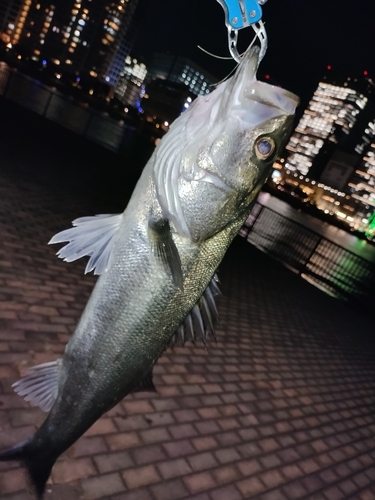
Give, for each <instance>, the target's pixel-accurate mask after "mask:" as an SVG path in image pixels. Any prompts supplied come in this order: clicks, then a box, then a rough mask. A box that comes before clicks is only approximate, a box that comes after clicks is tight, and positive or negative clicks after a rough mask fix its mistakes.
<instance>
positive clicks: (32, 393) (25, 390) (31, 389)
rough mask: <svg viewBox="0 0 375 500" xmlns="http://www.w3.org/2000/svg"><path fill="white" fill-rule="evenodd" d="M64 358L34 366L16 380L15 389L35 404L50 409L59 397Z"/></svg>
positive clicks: (45, 409) (43, 408) (26, 399)
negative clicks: (59, 383)
mask: <svg viewBox="0 0 375 500" xmlns="http://www.w3.org/2000/svg"><path fill="white" fill-rule="evenodd" d="M61 364H62V360H61V359H57V360H56V361H52V362H50V363H43V364H42V365H37V366H32V367H31V368H28V369H27V371H26V372H25V375H24V376H23V377H22V378H21V379H20V380H18V381H17V382H15V383H14V384H13V385H12V387H13V388H14V391H15V392H16V393H17V394H18V395H19V396H22V397H23V398H24V400H25V401H29V402H30V403H31V404H33V405H34V406H39V408H41V409H42V410H43V411H46V412H47V411H49V410H50V409H51V408H52V405H53V403H54V402H55V400H56V397H57V391H58V382H59V375H60V368H61Z"/></svg>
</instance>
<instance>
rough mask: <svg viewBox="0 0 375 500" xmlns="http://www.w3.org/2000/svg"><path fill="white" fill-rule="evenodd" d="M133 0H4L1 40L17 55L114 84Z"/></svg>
mask: <svg viewBox="0 0 375 500" xmlns="http://www.w3.org/2000/svg"><path fill="white" fill-rule="evenodd" d="M137 2H138V0H54V1H53V2H52V0H5V2H4V1H3V2H2V3H1V7H0V39H1V40H2V41H3V43H5V44H6V46H7V48H8V49H9V50H11V51H13V52H14V53H16V55H17V57H18V59H22V58H31V59H32V60H34V61H40V62H42V63H43V66H48V65H53V66H55V67H56V68H58V70H59V71H60V72H62V73H63V72H64V71H69V72H70V73H72V74H76V75H84V74H87V75H90V76H91V77H94V78H96V77H98V79H99V80H102V81H105V82H107V83H108V84H109V85H111V86H113V87H114V86H116V84H117V82H118V80H119V78H120V75H121V72H122V71H123V68H124V61H125V58H126V56H127V55H128V54H129V51H130V48H131V40H130V39H129V33H130V28H131V22H132V18H133V14H134V11H135V7H136V5H137Z"/></svg>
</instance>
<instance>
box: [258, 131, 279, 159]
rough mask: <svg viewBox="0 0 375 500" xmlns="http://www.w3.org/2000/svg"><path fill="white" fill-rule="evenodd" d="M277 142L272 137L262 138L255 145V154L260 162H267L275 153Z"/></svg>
mask: <svg viewBox="0 0 375 500" xmlns="http://www.w3.org/2000/svg"><path fill="white" fill-rule="evenodd" d="M275 149H276V145H275V141H274V140H273V139H271V137H260V138H259V139H258V140H257V141H256V143H255V154H256V156H257V158H259V160H267V159H268V158H270V156H272V155H273V153H274V152H275Z"/></svg>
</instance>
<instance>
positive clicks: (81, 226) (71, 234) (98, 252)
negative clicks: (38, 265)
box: [48, 214, 122, 274]
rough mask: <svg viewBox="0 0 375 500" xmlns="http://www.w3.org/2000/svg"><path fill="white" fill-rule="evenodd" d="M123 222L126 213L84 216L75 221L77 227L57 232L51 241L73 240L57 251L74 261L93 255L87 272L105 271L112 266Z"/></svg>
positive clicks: (68, 259) (100, 272) (59, 254)
mask: <svg viewBox="0 0 375 500" xmlns="http://www.w3.org/2000/svg"><path fill="white" fill-rule="evenodd" d="M121 221H122V214H116V215H109V214H103V215H96V216H94V217H80V218H79V219H76V220H74V221H73V223H72V224H73V226H74V227H72V228H70V229H66V230H65V231H61V232H60V233H57V234H56V235H55V236H54V237H53V238H52V239H51V241H49V242H48V244H49V245H52V244H55V243H62V242H65V241H69V243H68V244H67V245H65V246H64V247H62V248H60V250H59V251H58V252H57V255H58V257H60V259H64V260H65V262H73V261H74V260H77V259H80V258H81V257H84V256H90V259H89V261H88V263H87V266H86V269H85V273H89V272H90V271H94V274H102V273H103V272H104V271H105V270H106V269H107V268H108V264H109V260H110V257H111V252H112V248H113V242H114V236H115V234H116V232H117V230H118V228H119V226H120V224H121Z"/></svg>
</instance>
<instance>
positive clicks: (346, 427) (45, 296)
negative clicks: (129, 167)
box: [0, 150, 375, 500]
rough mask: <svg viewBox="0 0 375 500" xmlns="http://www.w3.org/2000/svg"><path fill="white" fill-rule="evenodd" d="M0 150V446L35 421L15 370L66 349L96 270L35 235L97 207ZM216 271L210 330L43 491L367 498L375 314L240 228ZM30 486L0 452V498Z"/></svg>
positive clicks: (371, 491)
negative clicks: (332, 292)
mask: <svg viewBox="0 0 375 500" xmlns="http://www.w3.org/2000/svg"><path fill="white" fill-rule="evenodd" d="M5 157H6V167H7V168H5V167H4V162H3V163H2V166H1V167H0V379H1V385H0V427H1V433H0V448H3V447H5V446H9V445H12V444H14V443H16V442H18V441H19V440H21V439H24V438H26V437H28V436H30V435H31V434H32V433H33V432H34V431H35V429H36V428H37V426H39V425H40V423H41V422H42V421H43V418H44V414H43V413H42V412H41V411H40V410H39V409H37V408H33V407H30V406H29V405H28V404H27V403H25V402H24V401H23V400H22V399H21V398H20V397H18V396H17V395H15V394H14V393H13V391H12V389H11V384H12V383H13V382H14V381H15V380H17V379H18V377H19V372H20V370H21V369H22V368H23V367H25V366H30V365H33V364H36V363H41V362H44V361H48V360H52V359H55V358H56V357H58V356H60V355H61V354H62V352H63V349H64V346H65V343H66V341H67V340H68V338H69V336H70V334H71V333H72V332H73V330H74V326H75V324H76V322H77V319H78V318H79V315H80V313H81V311H82V309H83V307H84V305H85V303H86V301H87V298H88V296H89V294H90V291H91V288H92V286H93V284H94V282H95V279H94V278H93V277H92V276H86V277H84V276H83V269H84V265H85V264H84V262H77V263H71V264H67V263H64V262H61V261H60V260H58V259H57V258H56V257H55V255H54V254H55V249H54V248H51V247H48V246H47V245H46V242H47V241H48V240H49V238H50V237H51V236H52V235H53V234H54V233H55V232H56V231H58V230H59V229H62V228H64V227H68V225H69V222H70V220H71V219H72V218H74V217H77V216H81V215H89V214H90V213H91V214H92V213H96V212H97V211H100V210H99V208H98V209H97V210H96V209H95V207H94V206H93V205H95V203H93V200H92V198H91V199H90V197H87V196H86V195H82V196H81V197H79V196H77V193H74V194H73V193H69V191H67V190H64V189H62V188H60V187H59V184H58V182H56V179H55V181H54V182H51V183H50V184H48V182H47V181H45V182H44V183H43V182H40V179H39V181H38V182H35V181H33V178H32V175H26V173H25V176H24V177H23V178H22V180H21V178H20V176H19V175H14V171H15V170H17V168H18V166H19V162H21V163H22V162H24V161H26V158H27V155H24V156H22V157H21V156H17V153H15V152H13V153H12V154H11V151H10V150H7V154H6V155H5ZM3 158H4V156H3ZM12 162H13V163H12ZM17 162H18V163H17ZM16 164H17V165H16ZM13 167H14V168H13ZM24 171H25V172H26V170H25V169H24ZM220 279H221V281H222V290H223V293H224V297H222V298H221V299H219V301H218V307H219V312H220V316H221V324H220V325H219V327H218V331H217V334H218V342H217V344H216V345H215V344H213V343H211V344H210V346H209V348H208V351H205V350H204V349H203V348H202V346H201V345H197V346H195V347H194V346H186V347H183V348H181V347H179V348H175V349H174V350H173V351H168V352H167V353H166V354H165V355H164V356H163V357H162V358H161V359H160V360H159V362H158V364H157V366H156V367H155V386H156V387H157V394H149V393H143V394H136V395H131V396H128V397H127V398H126V399H125V400H124V401H123V402H121V403H120V404H118V405H117V406H116V407H115V408H114V409H112V410H111V411H110V412H109V413H107V414H106V415H104V416H103V417H102V418H101V419H100V420H99V421H98V422H97V423H96V424H95V425H94V426H93V427H92V428H91V429H90V430H89V431H88V432H87V433H86V434H85V436H84V437H82V438H81V439H80V440H79V441H78V442H77V443H76V444H75V445H74V446H73V447H72V448H71V449H69V450H68V451H67V452H66V453H65V454H64V455H63V456H62V457H61V458H60V459H59V461H58V462H57V464H56V466H55V467H54V469H53V473H52V478H51V480H50V482H49V484H48V487H47V493H46V496H45V497H46V499H51V500H78V499H87V500H89V499H106V500H164V499H166V500H177V499H190V500H241V499H250V498H255V499H257V500H289V499H311V500H336V499H356V500H370V499H375V447H374V444H375V441H374V433H375V416H374V408H375V393H374V388H375V377H374V371H375V370H374V363H373V357H374V339H373V330H374V328H373V323H372V324H371V323H370V321H369V319H367V318H364V317H360V316H359V315H358V314H356V313H355V312H353V311H351V310H348V309H347V308H346V307H345V306H344V305H343V304H341V303H339V302H337V301H335V300H334V299H332V298H330V297H328V296H327V295H324V294H323V293H322V292H320V291H319V290H316V289H314V288H313V287H312V286H310V285H309V284H307V283H305V282H304V281H302V280H301V279H300V278H298V276H296V275H294V274H293V273H291V272H290V271H288V270H287V269H285V268H283V267H282V266H281V265H280V264H278V263H276V262H274V261H272V260H270V259H269V258H268V257H267V256H265V255H263V254H261V253H260V252H259V251H257V250H256V249H254V248H252V247H251V246H250V245H248V244H247V243H246V242H245V241H244V240H242V239H240V238H238V240H237V241H236V242H235V243H234V245H233V246H232V247H231V249H230V250H229V252H228V255H227V257H226V259H225V261H224V264H223V265H222V267H221V269H220ZM26 488H27V485H26V481H25V477H24V474H23V471H22V469H20V468H19V467H18V466H17V464H16V463H2V464H0V497H1V498H2V499H4V500H26V499H29V498H30V496H29V494H28V493H27V491H26Z"/></svg>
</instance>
